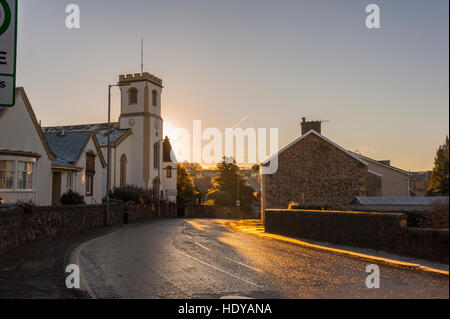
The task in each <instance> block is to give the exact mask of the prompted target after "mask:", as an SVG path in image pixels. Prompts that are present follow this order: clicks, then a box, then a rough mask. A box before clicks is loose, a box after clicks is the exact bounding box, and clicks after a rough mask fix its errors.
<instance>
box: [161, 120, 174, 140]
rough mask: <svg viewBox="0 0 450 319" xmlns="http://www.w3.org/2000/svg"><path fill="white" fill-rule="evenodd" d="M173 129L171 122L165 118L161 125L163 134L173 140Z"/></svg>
mask: <svg viewBox="0 0 450 319" xmlns="http://www.w3.org/2000/svg"><path fill="white" fill-rule="evenodd" d="M174 129H175V127H174V126H173V124H172V123H171V122H170V121H167V120H165V121H164V125H163V136H164V137H166V136H167V137H168V138H169V140H173V139H174V138H175V136H174Z"/></svg>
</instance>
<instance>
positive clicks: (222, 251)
mask: <svg viewBox="0 0 450 319" xmlns="http://www.w3.org/2000/svg"><path fill="white" fill-rule="evenodd" d="M71 260H72V262H73V263H77V264H78V265H79V266H80V269H81V272H82V276H81V278H82V280H81V289H82V291H84V292H85V293H86V296H90V297H92V298H222V297H226V296H234V297H238V296H239V297H250V298H449V279H448V277H444V276H439V275H435V274H430V273H426V272H422V271H417V270H411V269H406V268H401V267H396V266H390V265H384V264H380V265H379V267H380V288H379V289H368V288H367V287H366V285H365V281H366V277H367V274H366V272H365V270H366V266H367V265H368V264H369V263H370V262H368V261H364V260H361V259H358V258H355V257H350V256H344V255H338V254H334V253H330V252H325V251H319V250H315V249H311V248H306V247H302V246H298V245H295V244H291V243H285V242H281V241H278V240H271V239H266V238H260V237H258V236H254V235H251V234H245V233H240V232H235V231H233V230H231V229H230V228H228V227H227V226H226V221H224V220H206V219H189V220H188V219H172V220H159V221H155V222H151V223H147V224H140V225H132V226H130V227H127V228H124V229H121V230H119V231H116V232H112V233H109V234H106V235H104V236H101V237H97V238H95V239H92V240H90V241H87V242H85V243H83V244H81V245H80V246H78V247H77V248H76V249H75V250H74V251H73V252H72V255H71Z"/></svg>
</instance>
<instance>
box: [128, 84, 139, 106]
mask: <svg viewBox="0 0 450 319" xmlns="http://www.w3.org/2000/svg"><path fill="white" fill-rule="evenodd" d="M137 103H138V91H137V89H136V88H131V89H129V90H128V104H130V105H131V104H137Z"/></svg>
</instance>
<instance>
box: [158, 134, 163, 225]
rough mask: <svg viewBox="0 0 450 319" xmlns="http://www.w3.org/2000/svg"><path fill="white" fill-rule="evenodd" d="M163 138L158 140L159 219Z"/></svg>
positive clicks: (159, 211)
mask: <svg viewBox="0 0 450 319" xmlns="http://www.w3.org/2000/svg"><path fill="white" fill-rule="evenodd" d="M161 141H162V139H161V138H158V145H159V147H158V148H159V153H158V183H159V185H158V198H159V203H158V217H159V216H161V170H162V161H160V159H161V154H162V153H163V150H162V147H161Z"/></svg>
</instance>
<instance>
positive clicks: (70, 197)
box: [60, 190, 86, 205]
mask: <svg viewBox="0 0 450 319" xmlns="http://www.w3.org/2000/svg"><path fill="white" fill-rule="evenodd" d="M60 201H61V204H63V205H84V204H86V203H85V202H84V196H81V195H80V194H78V193H75V192H73V191H71V190H68V191H67V192H65V193H64V194H63V195H62V196H61V199H60Z"/></svg>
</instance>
